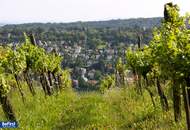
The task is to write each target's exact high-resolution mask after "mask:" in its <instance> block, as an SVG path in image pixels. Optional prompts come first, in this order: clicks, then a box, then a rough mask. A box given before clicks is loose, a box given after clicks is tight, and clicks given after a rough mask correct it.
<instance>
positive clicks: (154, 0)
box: [0, 0, 190, 23]
mask: <svg viewBox="0 0 190 130" xmlns="http://www.w3.org/2000/svg"><path fill="white" fill-rule="evenodd" d="M167 2H173V3H174V4H178V5H179V7H180V13H181V14H185V12H190V1H189V0H173V1H172V0H0V23H32V22H44V23H45V22H58V23H59V22H75V21H99V20H110V19H128V18H139V17H141V18H142V17H145V18H147V17H160V16H163V9H164V4H165V3H167Z"/></svg>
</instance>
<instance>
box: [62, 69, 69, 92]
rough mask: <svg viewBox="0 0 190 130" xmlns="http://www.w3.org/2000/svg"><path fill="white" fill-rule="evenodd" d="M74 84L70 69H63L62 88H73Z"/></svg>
mask: <svg viewBox="0 0 190 130" xmlns="http://www.w3.org/2000/svg"><path fill="white" fill-rule="evenodd" d="M71 86H72V80H71V76H70V71H69V70H63V71H62V73H61V88H63V89H67V88H71Z"/></svg>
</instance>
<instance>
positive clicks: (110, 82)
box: [100, 75, 115, 93]
mask: <svg viewBox="0 0 190 130" xmlns="http://www.w3.org/2000/svg"><path fill="white" fill-rule="evenodd" d="M113 87H115V76H114V75H107V76H105V77H104V78H103V79H102V80H101V81H100V91H101V92H102V93H104V92H105V91H106V90H108V89H111V88H113Z"/></svg>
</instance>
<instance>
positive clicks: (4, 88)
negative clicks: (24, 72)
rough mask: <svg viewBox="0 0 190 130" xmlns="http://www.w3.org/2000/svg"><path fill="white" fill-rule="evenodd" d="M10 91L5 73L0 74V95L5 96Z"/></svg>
mask: <svg viewBox="0 0 190 130" xmlns="http://www.w3.org/2000/svg"><path fill="white" fill-rule="evenodd" d="M9 91H10V86H9V85H8V84H7V82H6V80H5V75H3V74H0V95H1V96H5V95H6V94H7V93H8V92H9Z"/></svg>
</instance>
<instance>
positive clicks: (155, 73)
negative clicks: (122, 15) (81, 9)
mask: <svg viewBox="0 0 190 130" xmlns="http://www.w3.org/2000/svg"><path fill="white" fill-rule="evenodd" d="M163 14H164V17H163V18H152V19H131V20H112V21H107V22H85V23H82V22H76V23H70V24H62V23H59V24H56V23H52V24H50V23H47V24H41V23H36V24H23V25H5V26H3V27H1V28H0V42H1V46H0V104H1V105H0V121H1V120H2V121H15V122H17V123H18V128H15V129H18V130H20V129H21V130H22V129H29V130H86V129H87V130H91V129H93V130H94V129H97V130H105V129H106V130H133V129H134V130H139V129H140V130H141V129H142V130H144V129H146V130H151V129H155V130H165V129H166V130H170V129H171V130H183V129H187V130H190V70H189V68H190V44H189V42H190V30H189V25H190V20H189V18H190V15H188V14H186V15H184V16H182V15H180V13H179V7H178V5H174V4H173V3H167V4H165V6H164V13H163ZM133 20H134V21H135V22H134V21H133ZM131 21H132V23H133V24H131ZM147 21H149V22H147ZM76 44H77V45H76ZM50 48H51V49H50ZM72 48H76V49H74V50H72ZM70 51H73V52H70ZM69 53H71V54H70V55H69ZM94 53H95V54H94ZM83 55H84V57H83ZM97 56H99V57H97ZM110 56H112V57H111V58H110ZM92 57H94V58H92ZM96 57H97V58H96ZM85 58H86V59H85ZM88 61H91V63H88ZM93 61H95V62H93ZM68 62H69V64H68ZM94 66H96V67H94ZM89 72H90V75H89ZM92 72H94V73H96V74H94V75H96V76H92ZM86 73H88V74H86ZM92 77H93V78H92ZM92 79H94V80H92ZM76 80H78V81H79V84H80V85H79V86H77V87H76V83H75V82H74V81H76ZM95 81H96V82H97V83H95V85H93V84H94V82H95ZM80 88H81V89H80Z"/></svg>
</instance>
